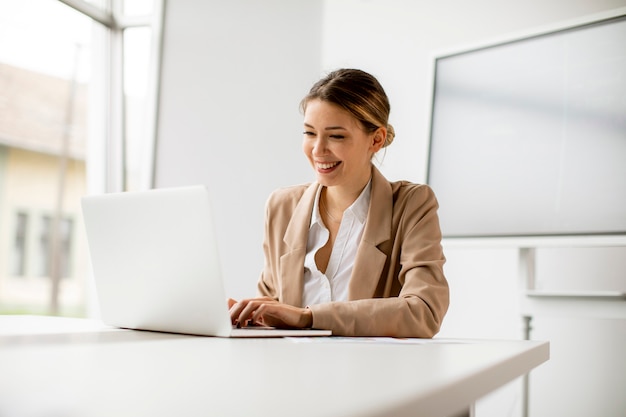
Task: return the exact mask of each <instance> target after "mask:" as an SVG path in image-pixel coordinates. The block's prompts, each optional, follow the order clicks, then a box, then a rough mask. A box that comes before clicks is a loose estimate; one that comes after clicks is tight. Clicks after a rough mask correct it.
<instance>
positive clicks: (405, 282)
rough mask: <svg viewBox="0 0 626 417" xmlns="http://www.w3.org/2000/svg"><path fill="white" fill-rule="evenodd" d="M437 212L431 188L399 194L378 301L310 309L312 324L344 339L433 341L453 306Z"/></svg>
mask: <svg viewBox="0 0 626 417" xmlns="http://www.w3.org/2000/svg"><path fill="white" fill-rule="evenodd" d="M437 209H438V203H437V200H436V198H435V195H434V193H433V192H432V190H431V189H430V187H428V186H424V185H420V186H416V185H413V186H412V187H409V188H408V189H407V192H406V193H405V194H404V195H401V196H396V197H395V199H394V208H393V216H392V222H393V229H392V231H393V235H392V240H391V241H390V242H388V243H387V248H382V247H383V246H385V245H384V244H383V245H381V250H382V251H383V252H385V253H386V255H387V257H388V259H387V266H386V268H385V270H384V272H383V274H382V276H381V277H380V280H379V281H378V283H377V288H376V289H375V290H373V293H374V297H373V298H369V299H360V300H352V301H345V302H332V303H324V304H317V305H311V306H309V308H310V309H311V311H312V313H313V326H314V327H317V328H323V329H331V330H332V331H333V334H334V335H344V336H390V337H421V338H430V337H433V336H434V335H435V334H436V333H437V332H438V331H439V329H440V326H441V323H442V321H443V317H444V315H445V313H446V311H447V309H448V304H449V290H448V283H447V281H446V278H445V276H444V273H443V264H444V262H445V257H444V255H443V250H442V247H441V230H440V226H439V219H438V216H437ZM352 279H359V277H355V276H353V277H352Z"/></svg>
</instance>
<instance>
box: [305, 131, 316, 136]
mask: <svg viewBox="0 0 626 417" xmlns="http://www.w3.org/2000/svg"><path fill="white" fill-rule="evenodd" d="M302 134H303V135H304V136H315V133H313V132H310V131H304V132H302Z"/></svg>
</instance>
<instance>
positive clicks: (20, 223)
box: [12, 213, 28, 277]
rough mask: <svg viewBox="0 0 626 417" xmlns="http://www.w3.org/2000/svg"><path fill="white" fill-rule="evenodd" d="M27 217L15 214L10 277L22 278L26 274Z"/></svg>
mask: <svg viewBox="0 0 626 417" xmlns="http://www.w3.org/2000/svg"><path fill="white" fill-rule="evenodd" d="M27 229H28V215H27V214H26V213H17V216H16V219H15V241H14V246H13V271H12V275H15V276H19V277H21V276H24V274H25V273H26V235H27V232H28V230H27Z"/></svg>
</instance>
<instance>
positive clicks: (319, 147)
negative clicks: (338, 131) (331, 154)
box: [313, 137, 326, 155]
mask: <svg viewBox="0 0 626 417" xmlns="http://www.w3.org/2000/svg"><path fill="white" fill-rule="evenodd" d="M325 152H326V140H325V139H324V138H321V137H318V138H317V139H315V142H314V144H313V155H323V154H324V153H325Z"/></svg>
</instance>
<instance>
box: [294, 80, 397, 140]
mask: <svg viewBox="0 0 626 417" xmlns="http://www.w3.org/2000/svg"><path fill="white" fill-rule="evenodd" d="M314 99H319V100H322V101H327V102H329V103H333V104H336V105H338V106H340V107H342V108H343V109H345V110H347V111H348V112H349V113H351V114H352V115H353V116H354V117H355V118H356V119H357V120H358V121H359V122H360V123H361V125H362V126H363V128H364V129H365V130H366V131H367V132H370V133H373V132H375V131H376V130H377V129H378V128H380V127H384V128H386V129H387V137H386V138H385V143H384V144H383V147H385V146H389V145H391V143H392V142H393V139H394V138H395V136H396V132H395V130H394V128H393V126H391V125H390V124H389V112H390V111H391V106H390V105H389V99H388V98H387V94H386V93H385V90H384V89H383V87H382V86H381V85H380V83H379V82H378V80H377V79H376V78H375V77H374V76H373V75H371V74H368V73H367V72H365V71H362V70H358V69H349V68H346V69H339V70H336V71H333V72H331V73H329V74H328V75H327V76H326V77H324V78H322V79H321V80H319V81H318V82H316V83H315V84H314V85H313V87H311V90H310V91H309V93H308V94H307V95H306V96H305V97H304V98H303V99H302V101H301V102H300V109H301V110H302V112H305V111H306V106H307V104H308V103H309V101H311V100H314Z"/></svg>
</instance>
